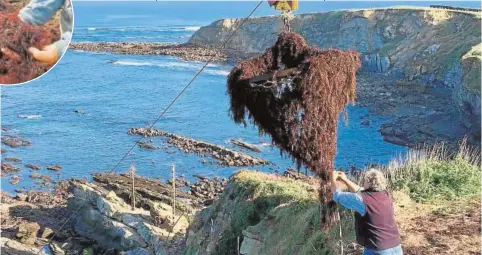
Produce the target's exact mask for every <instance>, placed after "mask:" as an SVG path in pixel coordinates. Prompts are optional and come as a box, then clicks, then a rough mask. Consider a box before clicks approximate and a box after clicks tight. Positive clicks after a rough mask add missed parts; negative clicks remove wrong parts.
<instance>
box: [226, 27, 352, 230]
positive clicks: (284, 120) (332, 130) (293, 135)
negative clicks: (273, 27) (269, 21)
mask: <svg viewBox="0 0 482 255" xmlns="http://www.w3.org/2000/svg"><path fill="white" fill-rule="evenodd" d="M285 68H286V69H287V68H298V70H299V73H298V74H296V75H292V76H291V77H289V78H284V79H281V80H280V81H276V80H277V79H274V80H273V81H270V82H265V83H264V84H263V85H262V86H257V85H253V84H250V81H249V79H250V78H252V77H253V76H259V75H263V74H266V73H271V72H275V71H279V70H282V69H285ZM359 68H360V58H359V55H358V53H357V52H354V51H341V50H337V49H330V50H321V49H318V48H316V47H309V46H308V45H307V43H306V41H305V40H304V39H303V38H302V37H301V36H300V35H298V34H295V33H288V32H284V33H282V34H281V35H280V36H279V38H278V40H277V42H276V43H275V45H273V46H272V47H271V48H269V49H267V50H266V52H265V53H264V54H263V55H261V56H258V57H254V58H251V59H248V60H245V61H240V62H239V63H238V65H237V66H236V67H234V68H233V69H232V71H231V73H230V74H229V76H228V82H227V87H228V94H229V96H230V99H231V107H230V112H231V117H232V118H233V120H234V121H235V122H236V123H243V124H245V125H246V119H248V120H250V121H251V122H253V123H254V124H255V125H256V126H257V127H258V128H259V131H260V133H264V134H268V135H270V136H271V138H272V141H273V144H275V145H276V146H277V147H279V148H280V151H281V153H282V154H283V153H286V154H287V155H289V156H290V157H291V158H292V159H293V160H295V162H296V163H297V165H298V167H301V166H304V167H306V168H307V169H309V170H310V171H313V172H315V173H317V174H318V175H319V176H320V177H321V179H322V183H321V188H320V201H321V203H322V204H324V205H326V206H324V209H323V211H322V221H321V222H322V224H323V227H324V228H325V229H328V228H329V227H331V226H332V225H333V224H334V223H335V221H336V217H335V214H334V209H335V207H334V204H333V203H332V202H330V201H331V200H332V198H331V197H332V196H331V192H330V185H329V184H330V178H329V176H330V173H331V172H332V171H333V168H334V158H335V155H336V145H337V127H338V118H339V114H340V112H342V111H344V110H345V108H346V106H347V105H348V103H350V102H351V103H353V102H354V100H355V98H356V72H357V70H358V69H359Z"/></svg>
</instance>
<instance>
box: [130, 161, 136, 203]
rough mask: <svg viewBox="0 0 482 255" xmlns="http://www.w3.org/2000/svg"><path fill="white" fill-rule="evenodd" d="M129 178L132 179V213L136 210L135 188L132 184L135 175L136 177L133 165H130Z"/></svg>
mask: <svg viewBox="0 0 482 255" xmlns="http://www.w3.org/2000/svg"><path fill="white" fill-rule="evenodd" d="M130 171H131V177H132V194H131V209H132V210H133V211H134V210H135V208H136V186H135V183H134V180H135V175H136V167H135V166H134V163H131V169H130Z"/></svg>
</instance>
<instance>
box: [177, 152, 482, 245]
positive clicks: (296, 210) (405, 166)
mask: <svg viewBox="0 0 482 255" xmlns="http://www.w3.org/2000/svg"><path fill="white" fill-rule="evenodd" d="M479 169H480V152H479V151H474V150H471V149H469V148H467V147H466V146H461V148H460V150H459V151H458V153H456V154H451V155H449V154H448V153H447V152H446V150H445V149H444V147H443V146H437V147H433V148H427V149H425V150H423V151H412V152H410V153H409V154H408V155H407V157H404V158H403V159H397V160H394V161H392V162H391V163H390V164H389V165H387V167H385V168H384V169H383V171H384V172H385V173H386V175H387V177H388V178H389V179H390V189H391V192H392V196H393V198H394V201H395V211H396V220H397V223H398V225H399V228H400V232H401V235H402V239H403V244H404V247H405V250H406V252H405V253H406V254H433V252H437V253H439V254H452V253H451V252H453V251H454V250H455V251H457V250H459V251H460V250H463V251H464V252H471V251H477V250H478V248H479V246H480V238H478V234H479V232H480V224H479V221H480V212H479V213H477V212H478V211H480V210H479V206H480V201H479V200H480V177H481V174H480V171H479ZM317 188H318V181H317V179H316V178H314V177H312V178H304V179H303V181H300V180H293V179H291V178H287V177H283V176H277V175H270V174H264V173H260V172H256V171H247V170H243V171H240V172H237V173H236V174H234V175H233V176H232V177H231V178H230V182H229V184H228V188H227V189H226V190H225V193H224V194H223V195H222V196H221V198H220V200H218V201H217V202H215V203H214V204H213V205H212V206H211V207H209V208H207V209H205V210H203V211H202V212H201V213H200V214H198V215H197V217H196V219H195V221H194V223H193V224H192V225H191V229H190V231H189V233H188V237H187V248H186V250H185V254H235V253H236V250H237V249H238V238H239V249H240V252H241V254H338V253H339V251H340V249H341V246H340V244H342V243H343V248H344V252H345V254H359V252H360V247H357V245H355V244H354V232H353V231H354V226H353V224H354V221H353V214H352V213H351V212H350V211H346V210H344V209H342V208H339V211H340V215H341V224H342V225H341V235H342V237H341V238H340V225H336V226H334V227H333V228H332V229H331V230H330V231H329V232H328V233H324V232H323V231H322V230H321V229H320V224H319V216H320V207H319V202H318V201H317V199H316V192H317V191H316V190H317ZM461 215H463V216H461ZM434 222H446V225H445V226H444V227H442V228H443V229H447V230H443V231H442V230H440V229H441V227H440V225H438V226H437V225H436V224H434ZM461 222H463V224H461ZM464 224H465V225H464ZM463 228H466V231H464V229H463ZM414 237H416V238H415V239H416V240H415V239H414ZM435 237H436V238H437V241H432V242H431V241H430V240H432V239H431V238H435ZM450 240H464V241H465V244H464V245H463V246H462V244H461V243H460V242H454V241H450ZM420 252H422V253H420Z"/></svg>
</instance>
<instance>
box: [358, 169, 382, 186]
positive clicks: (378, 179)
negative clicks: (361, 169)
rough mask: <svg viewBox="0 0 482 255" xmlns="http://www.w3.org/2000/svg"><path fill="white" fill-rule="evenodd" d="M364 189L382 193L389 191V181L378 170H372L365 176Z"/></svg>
mask: <svg viewBox="0 0 482 255" xmlns="http://www.w3.org/2000/svg"><path fill="white" fill-rule="evenodd" d="M363 188H364V189H366V190H367V189H371V190H374V191H382V190H386V189H387V179H386V178H385V176H383V173H382V172H380V171H379V170H376V169H373V168H372V169H370V170H368V171H367V172H365V174H364V175H363Z"/></svg>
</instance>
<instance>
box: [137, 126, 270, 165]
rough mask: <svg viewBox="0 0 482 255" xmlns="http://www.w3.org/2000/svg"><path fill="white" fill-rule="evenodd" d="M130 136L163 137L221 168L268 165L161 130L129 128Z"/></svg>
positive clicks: (231, 151)
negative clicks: (212, 160) (208, 158)
mask: <svg viewBox="0 0 482 255" xmlns="http://www.w3.org/2000/svg"><path fill="white" fill-rule="evenodd" d="M128 133H129V134H131V135H142V136H145V137H152V136H163V137H166V138H167V142H168V143H169V144H172V145H174V146H176V147H177V148H179V149H180V150H182V151H184V152H186V153H195V154H198V155H201V156H203V157H204V156H207V155H210V156H211V157H213V158H215V159H216V160H218V164H219V165H222V166H230V167H232V166H255V165H268V164H269V162H268V161H266V160H263V159H260V158H256V157H253V156H250V155H248V154H246V153H243V152H239V151H235V150H231V149H228V148H226V147H223V146H219V145H216V144H212V143H207V142H204V141H199V140H195V139H192V138H187V137H184V136H181V135H176V134H172V133H167V132H164V131H162V130H157V129H152V128H131V129H129V131H128Z"/></svg>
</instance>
